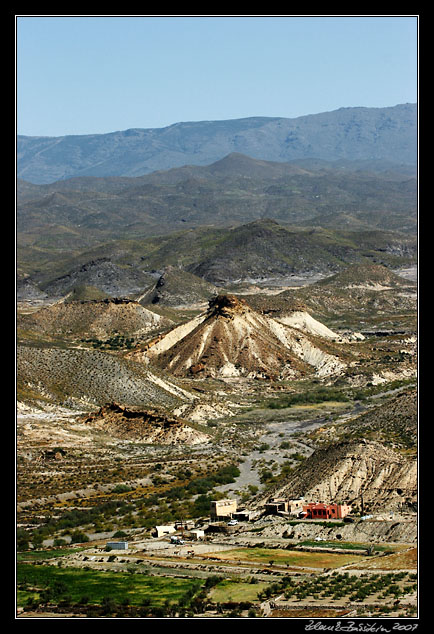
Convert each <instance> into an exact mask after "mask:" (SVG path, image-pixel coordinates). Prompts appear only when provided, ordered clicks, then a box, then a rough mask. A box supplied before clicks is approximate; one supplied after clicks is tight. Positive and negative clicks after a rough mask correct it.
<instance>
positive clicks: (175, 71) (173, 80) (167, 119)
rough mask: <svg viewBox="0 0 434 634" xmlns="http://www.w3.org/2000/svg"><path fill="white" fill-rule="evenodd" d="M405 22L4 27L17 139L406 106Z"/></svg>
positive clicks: (247, 20)
mask: <svg viewBox="0 0 434 634" xmlns="http://www.w3.org/2000/svg"><path fill="white" fill-rule="evenodd" d="M417 29H418V20H417V17H416V16H371V17H369V16H335V17H333V16H322V17H321V16H304V17H302V16H238V17H236V16H160V17H158V16H58V17H55V16H25V15H22V16H19V15H17V16H16V38H17V39H16V82H17V84H16V91H17V104H16V112H17V132H18V134H26V135H32V136H36V135H44V136H45V135H47V136H62V135H68V134H95V133H105V132H113V131H116V130H126V129H128V128H162V127H165V126H168V125H171V124H173V123H177V122H180V121H203V120H222V119H237V118H242V117H251V116H278V117H298V116H302V115H305V114H316V113H319V112H326V111H330V110H336V109H337V108H341V107H350V106H369V107H386V106H394V105H396V104H399V103H407V102H411V103H415V102H416V101H417V97H418V93H417V53H418V45H417Z"/></svg>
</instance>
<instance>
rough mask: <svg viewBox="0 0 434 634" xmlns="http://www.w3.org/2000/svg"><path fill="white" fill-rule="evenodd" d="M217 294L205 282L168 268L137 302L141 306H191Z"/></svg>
mask: <svg viewBox="0 0 434 634" xmlns="http://www.w3.org/2000/svg"><path fill="white" fill-rule="evenodd" d="M218 292H219V291H218V289H217V288H216V287H215V286H214V285H213V284H211V283H209V282H207V281H206V280H203V279H201V278H200V277H197V276H196V275H193V274H192V273H188V272H187V271H182V270H181V269H178V268H176V267H174V266H168V267H166V269H165V271H164V273H163V274H162V275H161V276H160V277H159V278H158V280H157V281H156V283H155V284H154V285H153V286H151V288H149V289H148V290H147V291H146V292H145V293H144V294H143V295H141V296H140V297H139V298H138V301H139V302H140V303H141V304H142V305H143V306H146V305H147V304H161V305H164V306H192V305H194V304H197V303H203V302H207V301H208V300H209V299H210V297H213V296H214V295H217V294H218Z"/></svg>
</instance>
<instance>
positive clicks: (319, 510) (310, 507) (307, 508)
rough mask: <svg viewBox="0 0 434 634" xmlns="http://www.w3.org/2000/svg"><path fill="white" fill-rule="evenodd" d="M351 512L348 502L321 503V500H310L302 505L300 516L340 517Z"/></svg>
mask: <svg viewBox="0 0 434 634" xmlns="http://www.w3.org/2000/svg"><path fill="white" fill-rule="evenodd" d="M350 512H351V506H349V505H348V504H323V503H322V502H310V503H309V504H304V505H303V514H302V516H303V517H304V518H305V519H312V520H320V519H327V520H329V519H334V520H336V519H342V518H344V517H345V516H346V515H348V514H349V513H350Z"/></svg>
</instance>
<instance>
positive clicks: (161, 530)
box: [152, 525, 176, 537]
mask: <svg viewBox="0 0 434 634" xmlns="http://www.w3.org/2000/svg"><path fill="white" fill-rule="evenodd" d="M175 532H176V528H175V526H173V525H169V526H154V528H153V530H152V536H153V537H164V535H170V534H171V533H175Z"/></svg>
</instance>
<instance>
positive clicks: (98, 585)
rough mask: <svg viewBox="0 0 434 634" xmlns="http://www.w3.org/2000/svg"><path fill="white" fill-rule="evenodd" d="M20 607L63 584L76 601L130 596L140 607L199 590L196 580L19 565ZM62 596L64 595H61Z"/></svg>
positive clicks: (18, 604) (134, 603)
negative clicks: (44, 591) (143, 604)
mask: <svg viewBox="0 0 434 634" xmlns="http://www.w3.org/2000/svg"><path fill="white" fill-rule="evenodd" d="M17 581H18V588H19V589H18V592H17V606H18V607H20V606H24V605H25V603H26V601H27V599H28V597H29V596H38V595H39V592H42V591H43V590H44V589H46V588H49V587H54V586H55V585H56V584H59V583H61V584H62V586H63V587H66V588H67V590H66V591H65V595H67V596H68V597H69V598H70V600H71V601H72V602H73V603H76V602H79V601H80V600H81V599H82V598H83V597H87V598H88V603H90V604H101V603H102V601H103V599H104V598H107V597H110V598H111V599H113V600H114V601H116V602H121V601H124V600H125V599H128V603H129V605H136V606H139V605H140V604H141V603H142V602H143V600H144V599H148V600H150V602H151V605H153V606H163V604H164V603H165V602H166V601H170V602H178V601H179V600H180V599H182V598H183V597H184V596H185V595H186V594H187V593H189V592H191V591H192V590H195V589H197V590H198V589H199V587H200V583H198V582H197V580H194V579H174V578H168V577H148V576H146V575H141V574H140V575H139V574H130V573H123V572H105V571H94V570H82V569H78V568H55V567H53V566H43V565H42V566H41V565H36V566H35V565H32V564H21V563H20V564H18V565H17ZM59 598H62V597H61V596H60V597H59Z"/></svg>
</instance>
